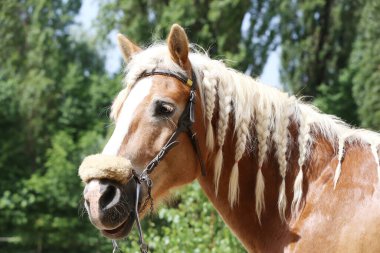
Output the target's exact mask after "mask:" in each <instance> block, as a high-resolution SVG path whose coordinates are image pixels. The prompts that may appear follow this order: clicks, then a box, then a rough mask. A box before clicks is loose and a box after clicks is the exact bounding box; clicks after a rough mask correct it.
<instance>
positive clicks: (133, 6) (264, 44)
mask: <svg viewBox="0 0 380 253" xmlns="http://www.w3.org/2000/svg"><path fill="white" fill-rule="evenodd" d="M103 2H104V3H103V6H102V8H101V12H100V17H99V27H100V28H101V30H102V31H103V36H104V37H105V35H106V34H108V33H109V31H111V30H113V29H116V30H117V31H119V32H122V33H124V34H126V35H127V36H128V37H129V38H131V39H132V40H134V41H135V42H136V43H138V44H142V43H147V42H150V41H152V40H157V39H164V38H165V37H166V36H167V34H168V32H169V29H170V26H171V24H173V23H179V24H180V25H182V26H184V27H186V32H187V34H188V36H189V39H190V41H191V42H194V43H196V44H198V45H200V46H202V47H203V48H204V49H206V50H207V51H208V52H209V53H210V55H211V56H212V57H214V58H215V57H216V58H221V59H228V62H227V64H229V65H230V66H231V67H234V68H237V69H240V70H242V71H246V72H247V73H249V74H251V75H254V76H257V75H259V74H260V73H261V72H262V69H263V67H264V64H265V62H266V59H267V57H268V53H269V52H270V50H271V49H272V42H273V41H274V39H275V31H274V27H273V25H271V24H272V23H271V21H272V19H273V17H274V15H275V12H274V11H275V8H274V7H275V5H276V1H273V0H254V1H248V0H244V1H241V0H222V1H207V0H201V1H195V2H193V1H187V0H179V1H178V0H177V1H173V0H171V1H166V0H158V1H145V0H144V1H121V0H114V1H103ZM131 13H133V15H131ZM243 20H246V23H245V24H246V27H243V29H242V24H243Z"/></svg>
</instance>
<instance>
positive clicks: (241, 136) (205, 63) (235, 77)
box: [111, 44, 380, 220]
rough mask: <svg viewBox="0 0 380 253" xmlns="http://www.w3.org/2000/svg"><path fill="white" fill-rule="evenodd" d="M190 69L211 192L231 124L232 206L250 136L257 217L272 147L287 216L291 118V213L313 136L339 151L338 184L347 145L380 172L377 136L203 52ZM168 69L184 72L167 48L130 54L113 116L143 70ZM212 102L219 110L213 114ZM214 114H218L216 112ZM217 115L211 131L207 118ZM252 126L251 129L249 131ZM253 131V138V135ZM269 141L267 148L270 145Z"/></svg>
mask: <svg viewBox="0 0 380 253" xmlns="http://www.w3.org/2000/svg"><path fill="white" fill-rule="evenodd" d="M189 58H190V61H191V64H192V66H193V70H194V71H195V74H196V77H197V79H198V82H199V85H200V93H201V100H202V104H203V113H204V121H205V126H206V146H207V148H208V149H209V150H212V151H216V158H215V161H214V166H215V168H214V169H215V176H214V181H215V191H216V194H217V193H218V186H219V178H220V175H221V171H222V169H223V146H224V142H225V137H226V133H227V131H229V129H228V123H229V121H232V122H233V123H234V124H233V125H234V129H233V133H234V135H235V139H236V143H235V163H234V165H233V168H232V172H231V176H230V184H229V192H228V199H229V202H230V205H231V207H233V206H234V205H235V204H236V203H237V202H238V199H239V184H238V181H239V166H238V163H239V161H240V159H241V158H242V156H243V155H244V154H245V153H246V152H249V149H248V148H247V147H248V146H249V144H250V143H252V141H251V140H253V139H256V140H257V149H258V165H259V170H258V173H257V177H256V187H255V194H256V203H255V205H256V206H255V208H256V214H257V216H258V218H259V219H260V216H261V213H262V211H263V210H264V208H265V206H264V203H265V202H264V188H265V179H264V177H263V174H262V171H261V170H262V166H263V163H264V161H265V160H266V158H267V153H268V151H269V150H270V148H273V149H274V150H275V151H276V152H275V154H276V157H277V160H278V164H279V168H278V169H279V174H280V175H281V177H282V182H281V185H280V189H279V197H278V209H279V214H280V217H281V218H282V219H283V220H285V210H286V207H287V199H286V194H285V184H286V182H285V177H286V173H287V170H288V169H289V168H288V163H287V161H288V157H287V151H288V148H289V144H290V141H291V140H290V133H289V125H290V124H291V123H292V122H293V123H296V125H297V126H298V138H297V140H296V141H297V147H298V152H299V158H298V166H299V168H300V169H299V173H298V174H297V176H296V178H295V182H294V185H293V189H294V196H293V201H292V203H291V213H292V214H293V215H294V214H296V213H297V211H298V210H299V208H300V204H301V199H302V196H303V192H302V184H303V173H304V171H305V170H307V168H306V166H305V164H306V162H307V160H308V158H309V157H310V154H311V153H312V150H311V147H312V145H311V144H312V143H313V141H314V138H315V137H316V136H318V135H322V136H324V137H325V138H326V139H327V140H330V142H331V144H332V146H333V147H334V148H335V149H336V153H337V155H338V161H339V162H338V166H337V169H336V172H335V176H334V184H336V183H337V181H338V179H339V175H340V172H341V164H342V160H343V158H344V148H345V146H346V145H348V144H350V143H352V142H357V143H359V144H363V145H368V144H369V145H370V147H371V151H372V154H373V156H374V158H375V160H376V163H377V170H378V175H379V176H380V166H379V157H378V145H379V144H380V135H379V134H377V133H375V132H371V131H368V130H363V129H354V128H351V127H350V126H348V125H347V124H345V123H344V122H342V121H341V120H340V119H339V118H337V117H334V116H332V115H326V114H322V113H320V112H319V111H318V109H316V108H315V107H313V106H311V105H309V104H305V103H303V102H302V101H301V100H299V99H297V98H295V97H294V96H289V95H288V94H287V93H284V92H281V91H279V90H277V89H275V88H272V87H269V86H265V85H263V84H261V83H259V81H257V80H255V79H253V78H251V77H249V76H246V75H244V74H242V73H239V72H237V71H235V70H233V69H230V68H227V67H226V66H225V65H224V63H222V62H221V61H217V60H212V59H210V58H209V57H208V56H207V54H205V53H199V52H196V51H195V50H193V53H191V54H190V56H189ZM153 69H166V70H172V71H175V72H179V73H182V74H185V73H184V71H183V70H182V69H181V68H180V67H179V66H178V65H177V64H175V63H174V62H173V61H172V60H171V59H170V54H169V52H168V49H167V46H166V45H163V44H156V45H153V46H151V47H149V48H148V49H146V50H144V51H142V52H141V53H138V54H136V55H134V56H133V57H132V59H131V61H130V63H129V64H128V66H127V67H126V73H127V74H126V77H125V80H124V83H125V85H126V89H124V90H123V91H122V92H121V93H120V94H119V96H118V97H117V98H116V100H115V102H114V104H113V106H112V113H111V116H112V117H114V118H116V117H117V114H118V112H119V110H120V107H121V104H122V103H123V101H124V100H125V98H126V96H127V94H128V93H129V91H130V89H131V88H132V87H133V84H134V83H135V82H136V80H137V78H138V76H139V75H140V74H141V73H142V72H143V71H150V70H153ZM216 105H218V106H217V107H218V108H219V110H218V112H216V108H217V107H216ZM216 113H218V115H216ZM214 117H215V118H216V119H217V124H216V128H215V129H214V128H213V126H212V124H211V122H212V120H213V118H214ZM253 128H254V130H255V131H253ZM253 133H256V136H253V135H252V134H253ZM270 145H271V147H270Z"/></svg>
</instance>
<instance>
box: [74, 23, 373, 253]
mask: <svg viewBox="0 0 380 253" xmlns="http://www.w3.org/2000/svg"><path fill="white" fill-rule="evenodd" d="M118 41H119V46H120V49H121V52H122V53H123V57H124V59H125V61H126V62H127V67H126V77H125V79H124V82H125V88H124V89H123V90H122V91H121V92H120V93H119V95H118V96H117V97H116V99H115V101H114V103H113V106H112V113H111V116H112V118H113V119H114V120H115V122H116V127H115V130H114V132H113V134H112V136H111V138H110V140H109V141H108V143H107V145H106V146H105V148H104V150H103V152H102V154H101V157H104V159H105V160H102V159H100V160H99V163H97V162H95V163H94V164H93V165H94V166H93V168H92V172H91V173H92V174H91V176H90V177H89V178H88V179H86V180H84V181H86V183H87V184H86V188H85V190H84V199H85V202H86V203H85V205H86V208H87V211H88V214H89V218H90V220H91V222H92V223H93V224H94V225H95V227H96V228H97V229H99V230H100V231H101V232H102V233H103V234H104V235H105V236H107V237H109V238H113V239H119V238H123V237H125V236H127V234H128V233H129V231H130V230H131V228H132V226H133V224H134V220H135V217H134V216H135V215H136V214H134V213H133V207H134V206H135V205H136V204H137V207H138V212H139V214H138V217H140V218H143V217H144V215H146V213H147V212H149V208H145V207H146V205H144V203H145V202H146V201H144V200H147V199H149V197H148V195H149V194H151V195H150V196H151V199H152V200H153V204H154V205H153V206H155V207H156V206H158V205H157V203H159V202H160V200H162V199H163V198H164V197H165V196H167V195H168V194H169V193H170V191H171V190H172V189H174V188H177V187H180V186H183V185H186V184H189V183H191V182H193V181H194V180H198V182H199V183H200V185H201V187H202V189H203V191H204V192H205V194H206V195H207V197H208V199H209V200H210V201H211V202H212V204H213V205H214V207H215V208H216V209H217V210H218V212H219V214H220V216H221V217H222V218H223V220H224V222H225V223H226V224H227V225H228V227H229V228H230V229H231V230H232V232H233V233H234V234H235V235H236V237H237V238H238V239H239V240H240V241H241V243H242V244H243V245H244V247H245V248H246V249H247V251H248V252H308V253H310V252H345V253H346V252H380V191H379V190H380V187H379V176H380V166H379V144H380V135H379V134H377V133H375V132H371V131H368V130H363V129H354V128H352V127H350V126H348V125H347V124H345V123H344V122H342V121H341V120H339V119H338V118H336V117H334V116H331V115H326V114H322V113H320V112H319V111H318V110H317V109H316V108H313V107H312V106H311V105H308V104H305V103H303V102H302V101H300V100H299V99H296V98H295V97H294V96H290V95H288V94H286V93H284V92H281V91H279V90H277V89H275V88H272V87H268V86H264V85H262V84H260V83H259V82H258V81H257V80H254V79H252V78H251V77H249V76H246V75H244V74H241V73H239V72H237V71H235V70H233V69H229V68H227V67H226V66H225V65H224V64H223V63H222V62H220V61H216V60H212V59H210V58H209V57H208V56H207V55H206V54H205V53H200V52H197V51H196V50H195V49H191V45H189V42H188V38H187V35H186V33H185V31H184V30H183V29H182V28H181V27H180V26H178V25H173V26H172V28H171V31H170V34H169V36H168V38H167V43H166V44H164V43H162V44H155V45H153V46H151V47H149V48H147V49H145V50H142V49H141V48H140V47H138V46H137V45H135V44H133V43H132V42H131V41H130V40H128V39H127V38H125V37H124V36H122V35H119V36H118ZM152 71H153V72H152ZM155 71H156V72H155ZM160 72H161V74H160ZM162 72H165V73H172V74H171V75H170V74H165V73H162ZM146 73H154V74H151V75H146ZM181 77H187V78H189V79H192V81H193V82H197V87H196V91H195V92H196V93H195V94H196V97H195V99H196V101H197V103H195V105H194V106H195V115H194V116H195V123H194V124H193V125H192V128H193V131H194V132H195V133H196V136H198V138H199V139H198V140H199V151H200V152H199V154H200V157H198V154H197V152H196V149H195V148H194V145H193V143H192V141H191V138H189V136H188V135H187V134H186V133H185V132H183V133H180V134H179V135H178V136H176V140H177V141H178V142H179V144H178V145H176V146H175V147H172V148H171V149H170V150H169V151H165V152H166V154H165V156H164V157H163V158H162V159H161V160H160V161H159V163H157V164H156V165H157V167H155V169H154V170H153V171H152V172H151V174H150V175H149V177H150V179H151V181H152V182H153V187H152V188H151V193H150V192H149V191H148V190H149V187H147V185H146V184H142V192H141V195H140V197H139V198H138V199H136V198H135V196H136V195H135V194H136V181H135V180H130V178H131V176H130V175H126V174H123V173H125V170H123V169H120V170H119V169H117V168H116V169H114V170H112V171H108V172H107V171H106V172H105V173H103V172H104V171H103V172H102V173H100V174H99V173H98V174H97V170H99V171H101V170H102V167H104V166H106V167H107V166H108V165H107V163H114V165H112V166H116V167H117V166H119V167H120V166H121V167H123V166H130V167H131V168H132V169H133V170H134V171H135V172H136V173H142V171H143V170H144V168H146V166H147V165H148V164H149V163H150V162H151V160H152V159H153V158H154V157H155V156H156V155H157V154H158V153H159V152H160V150H161V148H162V147H163V146H164V145H165V143H167V141H168V139H169V138H170V136H171V135H172V134H173V132H175V131H176V129H177V127H178V123H179V121H180V117H181V115H182V114H183V111H184V110H185V109H186V108H188V107H187V103H188V101H189V96H190V92H191V89H192V88H191V87H189V86H191V82H190V85H188V84H189V83H186V81H183V80H182V79H181ZM198 158H200V160H201V161H204V164H205V170H206V171H205V175H202V173H201V171H202V170H201V167H202V166H201V163H200V162H199V159H198ZM118 159H120V162H119V160H118ZM123 159H124V160H123ZM107 161H109V162H107ZM123 161H128V162H126V163H125V164H129V165H120V164H123ZM112 166H111V165H109V167H112ZM123 171H124V172H123ZM107 173H108V174H107ZM81 176H82V175H81ZM82 179H83V178H82ZM136 202H137V203H136ZM145 204H146V203H145ZM148 206H149V204H148Z"/></svg>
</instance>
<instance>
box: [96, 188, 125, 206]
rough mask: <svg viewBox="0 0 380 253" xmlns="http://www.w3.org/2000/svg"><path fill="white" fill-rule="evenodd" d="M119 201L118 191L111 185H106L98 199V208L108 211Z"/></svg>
mask: <svg viewBox="0 0 380 253" xmlns="http://www.w3.org/2000/svg"><path fill="white" fill-rule="evenodd" d="M119 200H120V190H119V189H118V188H117V187H116V186H114V185H112V184H108V185H106V189H105V190H104V191H103V193H102V196H101V197H100V199H99V207H100V208H101V209H108V208H111V207H113V206H114V205H116V204H117V203H118V202H119Z"/></svg>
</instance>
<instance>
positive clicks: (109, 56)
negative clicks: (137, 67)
mask: <svg viewBox="0 0 380 253" xmlns="http://www.w3.org/2000/svg"><path fill="white" fill-rule="evenodd" d="M98 10H99V3H98V2H97V1H94V0H84V1H83V3H82V7H81V9H80V12H79V14H78V16H77V17H76V22H77V23H78V26H80V28H81V29H82V30H84V31H88V32H91V31H93V29H94V28H93V26H92V23H93V21H94V20H95V18H96V15H97V13H98ZM116 35H117V31H111V32H110V34H109V38H110V40H111V42H112V44H111V45H109V47H108V49H107V51H106V53H105V56H106V66H105V67H106V70H107V71H108V72H109V73H116V72H118V71H120V64H121V62H122V61H121V55H120V52H119V49H118V47H117V44H116ZM280 54H281V49H280V48H278V49H277V50H276V51H273V52H271V53H270V54H269V57H268V60H267V63H266V64H265V67H264V70H263V73H262V74H261V76H260V81H261V82H262V83H263V84H267V85H271V86H275V87H278V88H281V87H282V85H281V82H280Z"/></svg>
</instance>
